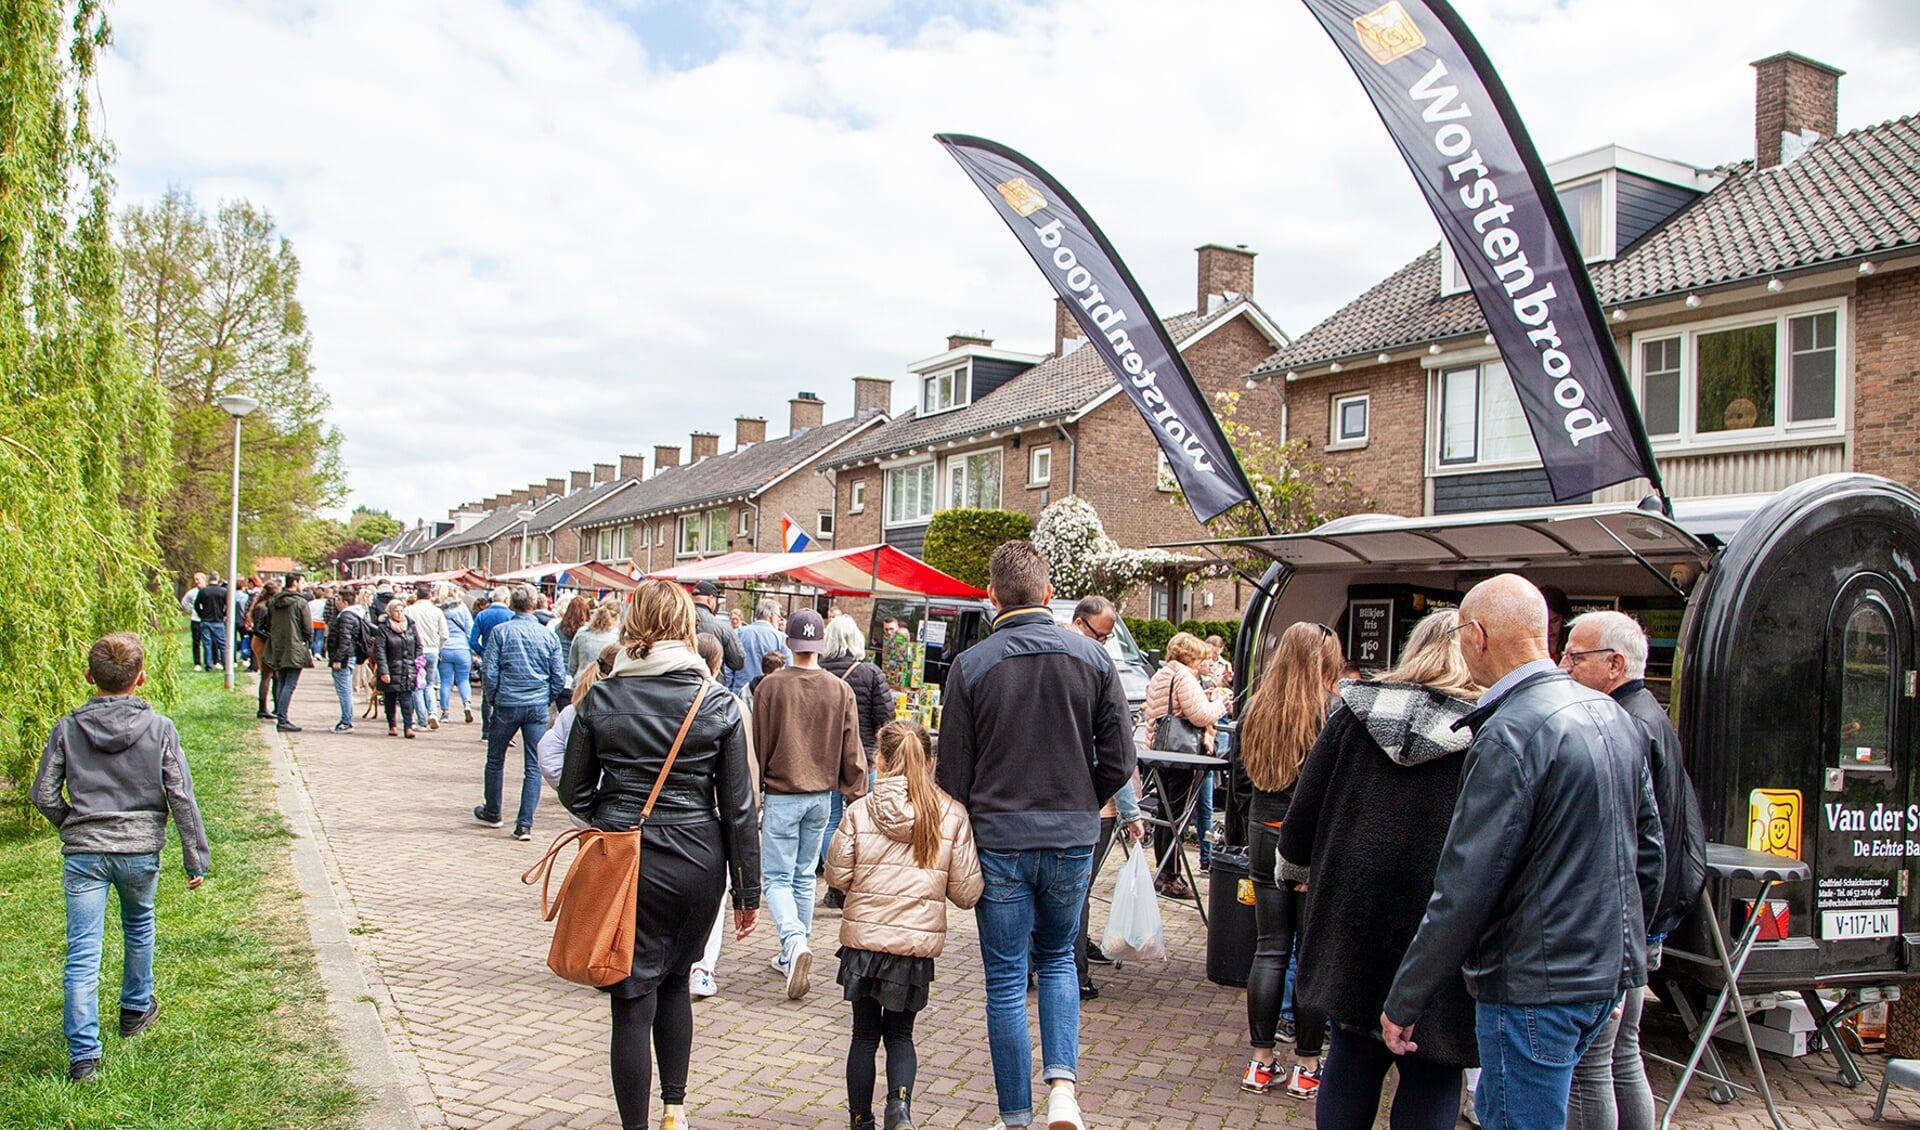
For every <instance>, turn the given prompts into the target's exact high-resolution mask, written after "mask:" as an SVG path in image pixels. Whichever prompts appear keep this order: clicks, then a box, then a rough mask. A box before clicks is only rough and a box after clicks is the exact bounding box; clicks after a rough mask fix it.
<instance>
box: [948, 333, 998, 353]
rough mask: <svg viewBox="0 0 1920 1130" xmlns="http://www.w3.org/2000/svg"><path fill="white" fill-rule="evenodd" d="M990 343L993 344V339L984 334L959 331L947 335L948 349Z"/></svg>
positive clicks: (987, 344)
mask: <svg viewBox="0 0 1920 1130" xmlns="http://www.w3.org/2000/svg"><path fill="white" fill-rule="evenodd" d="M992 344H993V339H992V338H990V337H988V336H987V335H986V334H967V333H960V334H948V335H947V348H948V349H960V348H963V347H965V346H969V345H978V346H989V345H992Z"/></svg>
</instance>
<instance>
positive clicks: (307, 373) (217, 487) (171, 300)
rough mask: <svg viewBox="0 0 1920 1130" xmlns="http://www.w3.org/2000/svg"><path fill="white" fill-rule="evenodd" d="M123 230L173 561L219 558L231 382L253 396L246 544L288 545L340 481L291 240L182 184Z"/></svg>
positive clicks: (128, 217)
mask: <svg viewBox="0 0 1920 1130" xmlns="http://www.w3.org/2000/svg"><path fill="white" fill-rule="evenodd" d="M120 238H121V243H122V246H123V262H124V265H125V267H124V272H123V275H122V282H121V296H122V303H123V305H124V307H125V309H126V311H127V336H128V339H129V340H130V341H131V343H132V346H133V352H134V356H135V358H136V359H137V361H138V363H139V365H140V367H141V369H142V371H143V372H144V373H145V374H146V375H147V377H148V378H149V379H150V380H151V381H152V382H153V383H154V384H156V385H157V386H159V387H161V388H163V389H165V390H166V394H167V400H168V403H169V405H170V408H171V414H172V431H173V458H172V466H171V469H170V471H171V480H172V481H171V485H170V488H169V489H168V490H167V491H166V492H165V495H164V499H163V501H162V504H161V507H162V522H161V528H160V542H161V550H162V552H163V554H164V555H165V559H166V563H167V566H168V567H169V568H170V569H171V570H172V571H173V572H174V573H175V574H176V575H184V574H186V573H188V572H191V571H192V570H193V569H195V568H197V567H202V566H204V565H206V564H207V563H209V562H218V561H221V560H224V559H225V557H226V542H227V520H228V517H227V512H228V505H229V503H228V499H229V491H230V490H231V475H232V473H233V464H232V459H233V420H232V418H231V417H229V416H228V415H227V414H226V413H225V412H224V411H222V410H221V409H220V407H219V405H218V403H217V401H218V400H219V398H221V397H223V396H227V395H229V394H242V395H246V396H251V397H253V398H255V399H256V400H258V401H259V402H260V407H259V409H258V410H257V411H255V412H254V413H253V414H252V415H250V416H248V417H246V419H245V421H244V424H243V437H244V439H243V442H242V444H241V462H240V522H241V525H240V540H241V554H240V555H241V556H242V557H247V556H249V555H251V554H252V553H253V552H255V551H258V550H262V549H265V550H272V551H277V552H285V551H286V550H287V549H289V548H291V547H292V543H294V542H295V541H296V540H297V530H298V527H299V525H300V523H301V521H302V519H303V516H305V515H308V514H311V513H312V512H313V511H315V510H317V509H320V508H321V507H324V506H327V505H330V504H332V503H334V502H336V501H337V500H338V499H339V496H340V494H341V491H342V489H343V486H344V475H343V472H342V470H341V467H340V435H339V433H338V432H337V431H335V430H334V429H332V428H329V427H328V426H327V425H326V422H325V416H326V411H327V408H328V406H329V405H328V400H327V395H326V393H325V391H323V390H322V389H321V388H320V386H319V384H318V383H317V382H316V381H315V380H314V377H313V366H312V363H311V361H310V359H309V354H310V352H311V350H312V339H311V335H310V334H309V333H308V330H307V323H306V313H305V311H304V310H303V309H302V308H301V306H300V302H299V298H298V297H297V292H298V288H299V279H300V261H299V259H298V258H296V257H295V255H294V253H293V246H292V244H290V243H289V242H288V241H287V240H286V239H285V238H284V237H282V236H280V235H278V234H277V233H276V232H275V229H274V224H273V218H272V217H271V216H270V215H268V214H267V213H266V212H264V211H262V210H260V209H257V208H255V207H254V206H253V205H252V204H250V203H248V202H247V201H245V200H231V201H227V202H225V203H223V204H221V205H220V208H219V210H218V212H217V213H215V215H214V216H213V217H212V218H211V219H210V218H209V217H208V216H207V215H206V213H205V212H203V211H201V210H200V208H199V207H198V205H196V204H195V203H194V201H193V197H192V196H190V195H189V194H188V193H186V192H185V191H183V190H181V189H177V188H176V189H170V190H168V192H167V193H166V194H165V195H164V196H162V197H161V198H160V200H159V201H158V202H157V203H154V204H152V205H150V206H145V207H142V206H135V207H132V208H129V209H127V210H126V212H125V213H123V214H122V216H121V220H120Z"/></svg>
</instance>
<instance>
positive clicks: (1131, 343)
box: [934, 133, 1253, 522]
mask: <svg viewBox="0 0 1920 1130" xmlns="http://www.w3.org/2000/svg"><path fill="white" fill-rule="evenodd" d="M934 139H935V140H936V141H938V142H939V143H940V144H941V145H942V146H944V147H946V150H947V152H948V153H950V154H952V155H953V159H954V160H956V161H958V162H960V167H961V168H962V169H965V170H966V172H967V176H969V177H971V178H972V179H973V183H974V184H975V185H976V186H978V187H979V189H980V191H981V193H982V194H984V195H985V196H986V198H987V200H988V201H989V202H990V203H992V204H993V207H994V210H995V211H997V212H999V213H1000V218H1001V219H1003V220H1005V221H1006V222H1007V227H1009V228H1011V229H1012V230H1013V234H1014V235H1015V236H1017V237H1018V238H1019V240H1020V245H1021V246H1022V247H1025V248H1026V249H1027V254H1029V255H1031V256H1033V261H1034V264H1035V265H1037V266H1038V267H1039V268H1040V273H1041V274H1043V275H1045V276H1046V277H1047V281H1048V282H1050V283H1052V284H1053V289H1054V290H1055V291H1057V292H1058V293H1059V295H1060V297H1061V298H1062V299H1065V300H1066V304H1067V308H1068V309H1069V310H1071V311H1072V312H1073V318H1074V321H1076V322H1078V323H1080V328H1081V329H1083V330H1085V331H1086V333H1087V341H1088V342H1089V344H1090V346H1091V347H1092V348H1093V349H1095V350H1098V351H1099V354H1100V357H1101V359H1102V360H1104V361H1105V362H1106V363H1107V368H1108V369H1110V370H1111V371H1112V372H1113V374H1114V376H1115V377H1116V378H1117V379H1118V380H1119V382H1120V387H1121V388H1123V389H1125V390H1126V393H1127V396H1128V397H1130V398H1131V399H1132V400H1133V406H1134V407H1135V408H1138V409H1139V410H1140V415H1141V416H1142V417H1143V418H1145V420H1146V421H1147V426H1148V427H1149V428H1150V429H1151V430H1152V431H1153V438H1154V439H1155V440H1156V441H1158V442H1159V444H1160V450H1161V451H1162V452H1164V453H1165V454H1166V457H1167V463H1168V465H1169V466H1171V467H1172V469H1173V474H1174V477H1175V478H1176V479H1178V480H1179V481H1180V489H1181V491H1182V492H1183V493H1185V494H1186V496H1187V505H1188V506H1190V507H1192V508H1193V513H1194V516H1195V517H1197V518H1199V519H1200V520H1201V521H1202V522H1205V521H1208V520H1210V519H1212V518H1215V517H1217V516H1218V515H1220V514H1221V513H1223V512H1224V511H1227V510H1229V509H1232V508H1233V507H1235V506H1237V505H1239V504H1240V503H1242V502H1246V501H1248V500H1249V499H1251V498H1252V497H1253V487H1252V486H1251V484H1249V483H1248V482H1247V475H1246V472H1245V470H1243V469H1242V468H1241V466H1240V460H1239V458H1238V457H1236V456H1235V455H1234V453H1233V448H1232V446H1231V445H1229V444H1228V443H1227V437H1226V435H1225V434H1224V433H1223V432H1222V431H1221V430H1220V421H1219V420H1218V419H1217V418H1216V417H1215V416H1214V414H1213V410H1212V409H1211V408H1209V407H1208V406H1207V399H1206V396H1205V394H1203V393H1202V392H1201V391H1200V386H1199V385H1198V384H1196V383H1195V382H1194V379H1193V374H1192V373H1190V372H1188V371H1187V366H1186V362H1184V361H1182V360H1181V359H1180V351H1179V350H1178V349H1176V348H1175V347H1174V344H1173V339H1172V338H1170V337H1168V336H1167V331H1166V327H1165V326H1163V325H1161V323H1160V318H1159V315H1157V314H1155V313H1154V312H1153V307H1152V306H1150V305H1149V304H1148V303H1147V299H1146V296H1145V295H1144V294H1142V293H1141V291H1140V287H1139V284H1137V283H1135V282H1134V281H1133V275H1132V274H1131V273H1130V272H1129V271H1128V270H1127V266H1126V264H1125V263H1123V262H1121V261H1120V256H1119V255H1118V254H1116V253H1115V252H1114V250H1113V246H1112V245H1111V244H1109V243H1108V242H1107V238H1106V236H1104V235H1102V234H1101V233H1100V229H1099V228H1097V227H1095V226H1094V223H1093V221H1092V219H1090V218H1088V216H1087V214H1086V212H1085V211H1083V210H1082V209H1081V207H1080V205H1079V203H1078V202H1077V201H1075V200H1074V199H1073V197H1072V196H1070V195H1068V193H1067V190H1066V189H1064V188H1062V187H1060V185H1059V183H1058V182H1056V181H1055V180H1054V179H1053V178H1052V177H1050V176H1048V175H1047V173H1046V171H1045V170H1043V169H1041V168H1040V166H1038V165H1036V164H1034V163H1033V162H1032V161H1029V160H1028V159H1027V158H1025V157H1023V156H1021V155H1020V154H1018V153H1015V152H1014V151H1013V150H1011V149H1008V148H1007V147H1006V146H1004V145H1000V144H998V143H996V142H992V141H987V140H984V139H982V138H978V137H966V136H963V135H960V134H948V133H943V134H937V135H935V138H934Z"/></svg>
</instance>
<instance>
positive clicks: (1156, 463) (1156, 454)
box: [1153, 446, 1180, 494]
mask: <svg viewBox="0 0 1920 1130" xmlns="http://www.w3.org/2000/svg"><path fill="white" fill-rule="evenodd" d="M1153 488H1154V489H1155V490H1157V491H1159V492H1160V493H1161V494H1172V493H1173V492H1174V491H1177V490H1179V489H1180V479H1179V477H1178V476H1176V475H1175V474H1174V473H1173V464H1172V463H1169V462H1168V461H1167V453H1166V452H1164V451H1162V450H1160V449H1159V447H1158V446H1156V447H1155V448H1154V449H1153Z"/></svg>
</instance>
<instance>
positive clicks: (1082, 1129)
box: [1047, 1087, 1087, 1130]
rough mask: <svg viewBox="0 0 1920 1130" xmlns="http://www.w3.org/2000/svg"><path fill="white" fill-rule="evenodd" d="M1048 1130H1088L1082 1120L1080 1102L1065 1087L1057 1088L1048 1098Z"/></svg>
mask: <svg viewBox="0 0 1920 1130" xmlns="http://www.w3.org/2000/svg"><path fill="white" fill-rule="evenodd" d="M1047 1130H1087V1124H1086V1123H1085V1122H1083V1121H1082V1120H1081V1118H1080V1100H1079V1099H1077V1098H1075V1097H1074V1095H1073V1092H1072V1091H1069V1090H1067V1089H1066V1088H1065V1087H1055V1088H1054V1089H1053V1093H1052V1094H1049V1095H1048V1096H1047Z"/></svg>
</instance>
